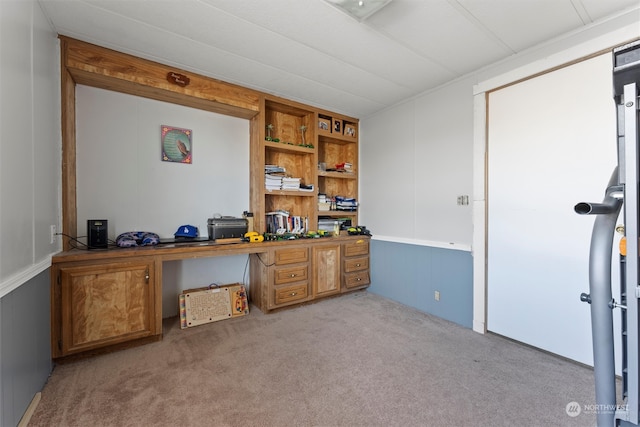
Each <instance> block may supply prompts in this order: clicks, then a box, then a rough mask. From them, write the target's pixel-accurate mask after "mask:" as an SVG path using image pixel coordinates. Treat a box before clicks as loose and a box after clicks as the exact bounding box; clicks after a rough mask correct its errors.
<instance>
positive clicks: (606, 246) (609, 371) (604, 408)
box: [575, 167, 622, 427]
mask: <svg viewBox="0 0 640 427" xmlns="http://www.w3.org/2000/svg"><path fill="white" fill-rule="evenodd" d="M617 185H618V168H617V167H616V169H615V170H614V172H613V174H612V175H611V179H610V180H609V185H608V187H607V192H606V194H605V197H604V200H603V201H602V203H600V204H598V203H578V204H577V205H576V206H575V211H576V212H577V213H579V214H583V215H584V214H586V215H589V214H594V215H596V220H595V222H594V224H593V232H592V234H591V249H590V252H589V292H590V294H589V295H588V296H585V295H584V294H583V296H582V297H581V299H582V300H583V301H588V302H590V303H591V336H592V340H593V365H594V376H595V385H596V408H597V414H596V416H597V422H598V427H605V426H607V427H608V426H614V425H615V420H614V415H615V408H616V383H615V358H614V349H613V313H612V309H611V306H610V303H611V302H612V300H613V298H612V295H611V253H612V250H613V234H614V232H615V228H616V220H617V219H618V215H619V213H620V208H621V206H622V200H621V199H618V198H615V197H613V196H612V193H613V191H611V189H613V188H616V189H617V188H618V187H617Z"/></svg>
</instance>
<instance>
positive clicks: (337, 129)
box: [333, 119, 342, 133]
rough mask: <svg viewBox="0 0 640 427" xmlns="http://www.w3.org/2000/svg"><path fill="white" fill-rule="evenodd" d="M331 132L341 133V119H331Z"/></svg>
mask: <svg viewBox="0 0 640 427" xmlns="http://www.w3.org/2000/svg"><path fill="white" fill-rule="evenodd" d="M333 133H342V121H340V120H338V119H333Z"/></svg>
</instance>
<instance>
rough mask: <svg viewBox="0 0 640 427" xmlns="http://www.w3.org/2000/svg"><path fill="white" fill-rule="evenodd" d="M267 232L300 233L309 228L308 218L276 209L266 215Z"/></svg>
mask: <svg viewBox="0 0 640 427" xmlns="http://www.w3.org/2000/svg"><path fill="white" fill-rule="evenodd" d="M266 225H267V233H272V234H285V233H293V234H302V233H306V232H307V230H308V228H309V219H308V218H306V217H302V216H296V215H290V214H289V212H288V211H285V210H277V211H274V212H268V213H267V215H266Z"/></svg>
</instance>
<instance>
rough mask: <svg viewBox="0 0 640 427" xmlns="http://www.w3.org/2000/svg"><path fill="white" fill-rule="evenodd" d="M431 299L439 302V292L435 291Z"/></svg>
mask: <svg viewBox="0 0 640 427" xmlns="http://www.w3.org/2000/svg"><path fill="white" fill-rule="evenodd" d="M433 298H434V299H435V300H436V301H440V291H435V293H434V294H433Z"/></svg>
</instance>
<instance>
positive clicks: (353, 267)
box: [344, 256, 369, 273]
mask: <svg viewBox="0 0 640 427" xmlns="http://www.w3.org/2000/svg"><path fill="white" fill-rule="evenodd" d="M368 269H369V257H368V256H366V257H359V258H348V259H345V260H344V272H345V273H351V272H353V271H362V270H368Z"/></svg>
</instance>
